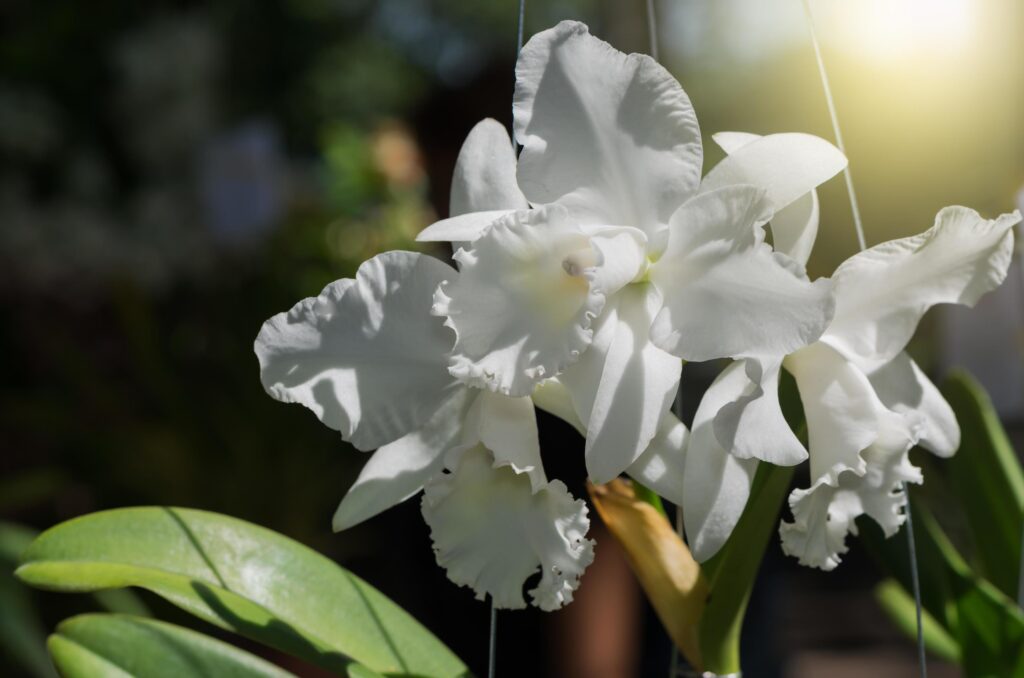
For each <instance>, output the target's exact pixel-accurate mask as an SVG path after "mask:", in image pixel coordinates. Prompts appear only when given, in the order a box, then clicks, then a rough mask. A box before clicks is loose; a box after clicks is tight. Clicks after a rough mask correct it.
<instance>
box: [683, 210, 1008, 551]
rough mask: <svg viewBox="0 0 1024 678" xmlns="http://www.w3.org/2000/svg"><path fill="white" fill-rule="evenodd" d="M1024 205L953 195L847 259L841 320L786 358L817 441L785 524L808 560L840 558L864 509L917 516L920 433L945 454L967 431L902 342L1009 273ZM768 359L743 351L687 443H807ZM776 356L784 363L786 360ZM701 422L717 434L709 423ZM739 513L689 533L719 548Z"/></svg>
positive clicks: (793, 546) (811, 437)
mask: <svg viewBox="0 0 1024 678" xmlns="http://www.w3.org/2000/svg"><path fill="white" fill-rule="evenodd" d="M1019 218H1020V217H1019V215H1017V214H1010V215H1003V216H1001V217H999V218H998V219H995V220H985V219H982V218H981V217H980V216H979V215H978V214H977V212H974V211H973V210H969V209H967V208H963V207H949V208H946V209H944V210H942V211H941V212H940V213H939V214H938V216H937V217H936V221H935V225H934V226H933V227H932V228H931V229H929V230H928V231H926V232H925V233H922V234H920V235H917V236H913V237H910V238H904V239H901V240H894V241H891V242H887V243H883V244H881V245H877V246H875V247H873V248H871V249H868V250H866V251H864V252H861V253H859V254H857V255H855V256H853V257H851V258H850V259H849V260H848V261H847V262H845V263H844V264H843V265H842V266H840V267H839V269H838V270H837V271H836V273H835V275H834V276H833V280H834V281H835V294H836V310H835V315H834V318H833V320H832V323H831V324H830V326H829V328H828V329H827V330H826V331H825V332H824V333H823V335H822V336H821V338H820V340H819V341H818V342H816V343H814V344H812V345H811V346H808V347H806V348H803V349H800V350H798V351H796V352H794V353H792V354H791V355H789V356H787V357H786V358H785V361H784V363H783V364H784V366H785V367H786V369H787V370H789V371H790V372H791V373H792V374H793V376H794V377H795V379H796V383H797V387H798V389H799V391H800V397H801V400H802V401H803V405H804V414H805V417H806V421H807V430H808V442H809V448H810V461H811V479H812V485H811V487H810V488H809V489H806V490H796V491H794V493H793V494H792V495H791V497H790V505H791V507H792V509H793V515H794V522H792V523H785V524H784V525H783V526H782V528H781V533H782V540H783V548H784V550H785V551H786V552H787V553H789V554H791V555H794V556H796V557H798V558H799V559H800V561H801V562H802V563H804V564H806V565H811V566H814V567H820V568H822V569H826V570H828V569H832V568H834V567H835V566H836V565H837V564H838V563H839V561H840V557H841V555H842V554H843V553H845V551H846V546H845V538H846V535H847V534H848V533H849V532H852V531H855V529H856V525H855V523H854V520H855V519H856V518H857V516H859V515H862V514H866V515H868V516H870V517H871V518H872V519H874V520H875V521H876V522H878V523H879V525H881V526H882V528H883V530H884V531H885V533H886V534H887V535H891V534H894V533H895V532H896V531H897V530H898V529H899V526H900V525H902V523H903V522H904V520H905V514H904V506H905V504H906V497H905V495H904V494H903V492H902V490H901V488H902V486H903V483H904V482H921V480H922V478H921V475H920V471H919V469H917V468H916V467H914V466H913V465H912V464H910V461H909V458H908V453H909V450H910V449H911V447H913V446H914V445H915V444H920V445H922V446H923V447H925V448H927V449H929V450H930V451H932V452H934V453H935V454H938V455H940V456H949V455H952V454H953V453H954V452H955V451H956V449H957V447H958V446H959V438H960V432H959V428H958V426H957V423H956V418H955V416H954V415H953V412H952V410H951V409H950V407H949V405H948V404H947V403H946V401H945V400H944V399H943V397H942V396H941V394H940V393H939V391H938V389H937V388H936V387H935V385H934V384H932V383H931V381H929V380H928V378H927V377H926V376H925V375H924V373H923V371H922V370H921V369H920V368H919V367H918V366H917V365H916V364H915V363H914V362H913V360H911V359H910V357H909V356H908V355H907V354H906V353H905V352H904V348H905V347H906V344H907V342H908V341H909V340H910V338H911V336H912V335H913V333H914V330H915V329H916V327H917V324H918V322H919V321H920V319H921V317H922V315H923V314H924V312H925V311H926V310H928V308H930V307H931V306H933V305H935V304H939V303H962V304H966V305H973V304H974V303H975V302H976V301H977V299H978V298H979V297H980V296H981V295H982V294H984V293H985V292H987V291H989V290H991V289H994V288H995V287H996V286H998V285H999V284H1000V283H1001V282H1002V280H1003V279H1004V278H1005V276H1006V270H1007V266H1008V265H1009V260H1010V253H1011V251H1012V247H1013V234H1012V230H1011V227H1012V226H1013V224H1014V223H1016V222H1017V221H1018V220H1019ZM803 252H804V253H801V254H800V255H799V256H800V257H801V258H803V257H804V256H806V254H805V253H806V252H807V250H806V249H805V250H804V251H803ZM800 263H803V262H802V261H801V262H800ZM752 364H753V368H752ZM763 364H764V363H763V362H761V363H752V361H750V360H746V361H738V362H736V363H733V364H732V365H730V366H729V367H728V368H726V370H725V371H724V372H723V373H722V375H720V376H719V378H718V379H717V380H716V382H715V384H714V385H713V386H712V387H711V389H710V390H709V392H708V394H707V395H706V396H705V399H704V401H702V403H701V409H702V410H704V411H705V412H704V416H703V417H702V416H700V412H698V417H697V420H696V421H695V422H694V433H693V435H692V436H691V442H690V447H691V450H690V452H689V454H694V453H695V450H694V449H693V448H695V447H696V446H698V445H701V444H703V446H704V448H703V449H704V450H705V453H706V452H707V451H708V450H711V451H713V452H714V454H717V455H718V456H721V455H723V454H728V455H730V456H734V457H737V458H739V459H743V460H746V459H762V460H765V461H770V462H773V463H779V464H793V463H797V462H798V461H799V460H800V457H801V456H802V455H803V454H805V453H804V451H803V448H802V446H800V444H799V442H798V441H796V438H795V436H794V435H793V433H792V431H790V430H789V429H788V427H786V426H785V420H784V419H783V418H782V413H781V410H780V408H779V402H778V394H777V390H776V389H777V378H776V379H775V380H774V382H773V383H772V384H771V388H769V384H768V382H767V381H765V380H763V379H762V380H761V383H760V384H757V380H756V379H750V378H745V375H749V374H750V372H751V371H755V372H756V371H757V370H760V369H763ZM769 364H770V365H771V367H772V369H774V370H775V373H776V375H777V360H772V361H771V362H770V363H769ZM705 406H706V407H705ZM701 428H707V429H709V430H710V431H711V432H712V433H713V434H714V435H710V436H703V437H702V436H698V432H699V430H700V429H701ZM702 441H703V442H702ZM780 451H784V453H780ZM741 489H742V488H741ZM739 496H742V497H743V501H744V502H745V499H746V495H745V494H743V493H742V492H740V493H739ZM740 511H742V504H741V503H739V501H737V500H736V499H735V497H734V498H733V501H732V503H731V506H730V508H729V509H728V510H725V511H723V514H724V515H726V516H728V517H729V518H730V519H731V518H733V517H735V518H738V514H739V512H740ZM719 518H721V516H719ZM734 526H735V520H734V519H732V520H720V521H719V522H718V523H716V524H712V525H703V524H699V523H698V524H695V525H694V526H693V530H692V532H690V533H688V537H689V538H690V539H691V541H698V542H701V543H710V544H712V548H709V549H708V550H707V551H705V552H704V553H703V554H702V555H703V556H705V557H709V556H710V555H713V553H714V551H715V550H717V547H720V546H721V544H722V543H724V541H725V539H727V538H728V535H729V533H730V532H731V530H732V527H734ZM690 527H691V525H690V523H689V522H687V528H688V530H689V529H690Z"/></svg>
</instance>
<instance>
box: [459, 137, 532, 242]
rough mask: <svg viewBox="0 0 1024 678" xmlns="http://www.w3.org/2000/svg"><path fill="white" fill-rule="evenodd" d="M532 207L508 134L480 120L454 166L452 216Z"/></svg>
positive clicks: (467, 138) (463, 145) (463, 143)
mask: <svg viewBox="0 0 1024 678" xmlns="http://www.w3.org/2000/svg"><path fill="white" fill-rule="evenodd" d="M529 207H530V205H529V204H528V203H527V202H526V198H525V197H524V196H523V193H522V191H520V190H519V185H518V184H516V152H515V149H514V148H513V146H512V140H511V139H510V138H509V136H508V131H507V130H506V129H505V126H504V125H502V124H501V123H500V122H498V121H497V120H494V119H492V118H486V119H484V120H481V121H480V122H478V123H477V124H476V126H475V127H473V129H472V130H471V131H470V133H469V136H467V137H466V140H465V141H464V142H462V149H461V150H460V151H459V158H458V160H457V161H456V162H455V173H454V174H453V175H452V191H451V200H450V203H449V210H448V211H449V213H450V214H451V216H453V217H454V216H459V215H460V214H468V213H470V212H482V211H484V210H525V209H529ZM454 239H455V240H472V238H454Z"/></svg>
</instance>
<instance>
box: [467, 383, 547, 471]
mask: <svg viewBox="0 0 1024 678" xmlns="http://www.w3.org/2000/svg"><path fill="white" fill-rule="evenodd" d="M476 394H477V395H476V399H475V401H474V403H473V406H472V408H471V409H470V411H469V415H468V416H467V420H466V425H465V435H464V436H463V439H462V442H463V444H474V445H475V444H476V443H482V444H483V446H484V447H486V448H487V449H488V450H490V451H491V453H492V454H493V455H494V464H495V466H511V467H512V470H513V471H515V472H516V473H519V474H525V475H526V476H527V477H528V478H529V479H530V482H531V483H532V485H533V489H534V491H536V490H539V489H540V488H541V487H543V486H544V485H545V484H546V483H547V477H546V476H545V475H544V465H543V464H542V462H541V458H540V439H539V438H538V435H537V418H536V416H535V415H534V411H533V401H532V400H530V398H529V397H526V396H524V397H521V398H510V397H508V396H505V395H501V394H500V393H492V392H490V391H476Z"/></svg>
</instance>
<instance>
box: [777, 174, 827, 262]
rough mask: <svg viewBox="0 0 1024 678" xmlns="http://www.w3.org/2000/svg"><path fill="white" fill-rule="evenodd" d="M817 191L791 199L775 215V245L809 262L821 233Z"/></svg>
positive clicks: (788, 254)
mask: <svg viewBox="0 0 1024 678" xmlns="http://www.w3.org/2000/svg"><path fill="white" fill-rule="evenodd" d="M819 216H820V212H819V209H818V192H817V191H811V192H810V193H804V194H803V195H802V196H800V197H799V198H797V199H796V200H794V201H793V202H791V203H789V204H788V205H786V206H785V207H783V208H782V209H781V210H779V211H777V212H776V213H775V216H773V217H772V223H771V229H772V246H773V247H774V248H775V251H776V252H782V253H783V254H785V255H786V256H788V257H790V258H791V259H793V261H795V262H797V263H799V264H800V265H801V266H806V265H807V260H808V259H810V258H811V250H812V249H814V241H815V239H817V237H818V218H819Z"/></svg>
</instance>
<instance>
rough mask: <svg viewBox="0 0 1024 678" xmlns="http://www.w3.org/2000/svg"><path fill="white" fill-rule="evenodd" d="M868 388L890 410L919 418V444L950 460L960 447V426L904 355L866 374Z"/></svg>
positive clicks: (916, 366)
mask: <svg viewBox="0 0 1024 678" xmlns="http://www.w3.org/2000/svg"><path fill="white" fill-rule="evenodd" d="M868 379H870V380H871V385H872V386H873V387H874V389H875V393H877V394H878V397H879V398H880V399H881V401H882V402H883V403H884V404H885V406H886V407H888V408H889V409H890V410H893V411H895V412H900V413H903V414H911V413H913V414H915V415H917V416H919V417H920V418H921V424H922V428H921V439H920V441H918V442H919V444H920V445H921V446H922V447H924V448H927V449H928V450H930V451H931V452H933V453H935V454H937V455H939V456H940V457H951V456H953V454H954V453H955V452H956V451H957V449H958V448H959V447H960V425H959V424H958V423H957V421H956V415H955V414H953V408H952V407H950V406H949V403H947V402H946V399H945V398H944V397H942V393H940V392H939V389H937V388H936V387H935V384H933V383H932V381H931V379H929V378H928V377H927V376H926V375H925V373H924V372H923V371H922V370H921V368H920V367H918V365H917V363H915V362H914V361H913V360H912V359H911V358H910V356H909V355H907V353H906V352H903V353H900V354H899V355H897V356H896V357H895V358H893V359H892V360H890V361H889V362H888V363H886V364H884V365H882V366H881V367H879V368H878V369H876V370H875V371H873V372H871V373H870V374H868Z"/></svg>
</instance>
